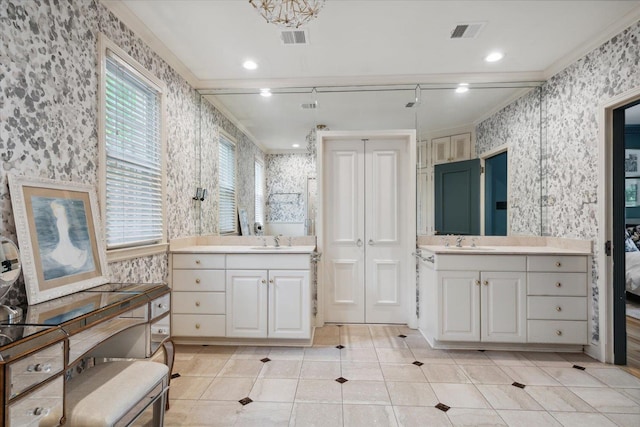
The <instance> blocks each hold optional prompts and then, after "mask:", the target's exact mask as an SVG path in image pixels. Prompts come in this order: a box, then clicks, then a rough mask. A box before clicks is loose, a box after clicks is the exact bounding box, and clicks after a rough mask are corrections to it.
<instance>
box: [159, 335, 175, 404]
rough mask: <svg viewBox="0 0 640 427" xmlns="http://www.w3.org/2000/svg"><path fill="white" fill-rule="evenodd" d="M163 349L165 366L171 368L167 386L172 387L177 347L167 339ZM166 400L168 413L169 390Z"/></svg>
mask: <svg viewBox="0 0 640 427" xmlns="http://www.w3.org/2000/svg"><path fill="white" fill-rule="evenodd" d="M162 348H163V350H164V364H165V365H167V367H168V368H169V380H168V383H167V385H168V386H171V375H172V374H173V362H174V360H175V356H176V351H175V345H174V344H173V340H172V339H171V338H167V339H166V340H164V342H163V343H162ZM165 399H166V403H165V410H167V411H168V410H169V390H167V393H166V395H165Z"/></svg>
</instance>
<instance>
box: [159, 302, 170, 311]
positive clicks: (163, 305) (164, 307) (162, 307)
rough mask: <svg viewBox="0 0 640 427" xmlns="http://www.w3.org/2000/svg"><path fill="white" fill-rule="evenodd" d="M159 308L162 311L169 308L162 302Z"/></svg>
mask: <svg viewBox="0 0 640 427" xmlns="http://www.w3.org/2000/svg"><path fill="white" fill-rule="evenodd" d="M158 308H159V309H160V310H166V309H167V308H168V306H167V304H165V303H162V302H161V303H160V304H158Z"/></svg>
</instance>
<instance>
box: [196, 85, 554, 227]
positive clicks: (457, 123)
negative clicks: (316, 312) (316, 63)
mask: <svg viewBox="0 0 640 427" xmlns="http://www.w3.org/2000/svg"><path fill="white" fill-rule="evenodd" d="M540 84H541V83H540V82H517V83H501V84H496V83H491V84H479V83H473V84H471V85H469V86H467V87H468V91H466V92H464V93H459V92H460V91H456V89H457V88H458V85H452V84H407V85H369V86H332V87H308V88H280V89H271V96H270V97H264V96H261V95H260V90H259V89H210V90H201V91H200V93H201V95H202V96H203V98H204V99H206V100H208V101H209V102H211V103H212V104H213V105H215V106H216V107H217V108H219V109H221V110H222V111H223V112H225V111H226V112H229V113H231V114H232V115H233V116H234V117H235V118H236V119H237V120H238V122H239V124H240V125H241V127H242V128H243V131H246V132H248V133H250V134H251V135H253V137H255V139H256V140H258V141H260V142H261V143H262V144H264V145H265V148H267V150H269V151H268V154H266V155H264V158H265V169H266V180H265V181H266V192H265V224H264V231H265V234H267V235H269V234H280V233H282V234H284V235H304V234H313V230H314V228H315V224H313V219H314V218H312V216H313V212H314V211H315V209H314V206H313V205H310V204H309V203H310V202H313V201H314V200H315V194H314V193H313V190H312V189H313V188H315V182H311V181H310V178H314V177H315V132H316V129H317V128H318V127H321V128H324V129H330V130H381V129H416V130H417V135H418V146H419V151H418V177H419V182H418V195H417V197H418V204H417V205H418V207H419V215H418V217H419V218H421V221H422V223H421V224H418V230H419V234H433V230H434V227H433V215H432V213H431V212H432V211H433V208H434V206H433V179H432V178H431V174H432V172H433V160H432V140H433V139H436V138H440V137H446V136H450V135H457V134H463V133H469V134H470V139H471V156H472V157H475V156H478V155H482V154H483V153H487V152H491V151H492V150H494V149H495V147H499V146H502V145H508V146H509V151H510V152H512V153H513V156H514V157H513V161H512V164H514V165H518V164H522V167H523V168H526V170H525V171H522V170H520V171H518V170H513V171H510V172H509V180H510V181H509V183H508V187H509V191H511V190H512V189H513V190H515V193H518V197H517V198H515V199H511V197H510V204H509V208H510V209H511V208H514V209H516V210H517V211H518V212H519V213H523V212H524V213H526V216H525V217H524V218H523V219H522V220H521V221H523V222H527V224H528V225H527V226H523V225H522V224H511V225H512V226H516V228H513V227H512V229H513V230H514V231H515V233H516V234H520V235H522V234H529V235H540V234H541V229H542V227H541V225H540V221H541V215H540V211H541V206H540V200H542V198H541V196H540V193H541V165H540V161H541V155H540V152H541V145H540V143H541V131H540V125H541V120H540V119H541V110H540V103H539V102H537V103H536V102H533V101H529V98H533V99H534V101H535V99H539V97H538V98H536V96H537V95H536V94H537V93H538V92H537V91H539V86H540ZM536 88H537V89H536ZM520 97H524V98H525V99H526V101H517V102H531V106H530V107H531V110H530V111H529V112H528V114H527V115H526V117H511V116H510V114H509V108H510V107H509V108H506V109H505V110H503V111H500V110H502V109H503V108H504V107H507V106H508V105H510V103H511V102H513V101H514V100H516V99H519V98H520ZM207 104H209V103H208V102H203V105H205V109H206V108H207V107H206V105H207ZM496 113H498V114H496ZM201 121H203V120H201ZM204 121H207V120H206V119H205V120H204ZM203 131H204V128H203V129H201V134H202V133H203ZM205 133H206V132H205ZM205 139H206V138H205ZM201 141H203V140H201ZM294 144H296V145H297V147H296V146H295V145H294ZM205 146H206V141H205V142H204V144H203V143H202V142H201V144H200V147H198V150H199V151H200V153H201V154H200V156H201V158H202V159H204V158H205V157H206V154H205V152H206V148H205ZM205 163H206V162H204V161H202V162H201V175H202V176H208V175H210V174H211V173H212V170H211V169H210V168H211V166H207V164H205ZM513 169H516V168H513ZM238 174H239V178H238V182H239V183H244V185H245V186H246V187H247V188H244V189H241V190H240V191H248V192H252V191H253V189H252V188H249V187H250V186H251V185H253V169H251V170H250V171H249V170H248V169H247V170H240V168H239V170H238ZM242 174H247V176H246V177H242V178H241V177H240V176H241V175H242ZM532 180H533V181H532ZM534 187H535V189H534ZM518 188H526V193H525V192H523V191H520V190H517V189H518ZM525 194H526V195H527V198H526V199H525V198H524V197H523V196H524V195H525ZM531 194H535V197H533V199H534V200H532V198H531ZM532 205H535V209H534V208H533V206H532ZM243 206H246V205H243ZM252 211H253V210H252V209H251V210H250V212H249V216H250V217H251V215H252ZM534 211H535V212H534ZM512 222H513V221H512ZM203 231H204V232H206V230H203ZM203 234H206V233H203Z"/></svg>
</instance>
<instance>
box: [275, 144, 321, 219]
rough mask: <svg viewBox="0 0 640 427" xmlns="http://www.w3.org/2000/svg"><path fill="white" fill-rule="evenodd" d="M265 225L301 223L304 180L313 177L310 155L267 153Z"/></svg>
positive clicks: (303, 203) (305, 190) (304, 200)
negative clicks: (271, 223) (272, 223)
mask: <svg viewBox="0 0 640 427" xmlns="http://www.w3.org/2000/svg"><path fill="white" fill-rule="evenodd" d="M266 170H267V176H266V184H267V196H266V197H267V206H266V212H265V215H266V222H267V223H270V222H300V223H301V222H304V220H305V219H306V217H307V211H306V206H307V205H306V192H307V177H308V176H309V175H311V176H315V174H316V162H315V157H314V156H312V155H311V154H268V155H267V161H266Z"/></svg>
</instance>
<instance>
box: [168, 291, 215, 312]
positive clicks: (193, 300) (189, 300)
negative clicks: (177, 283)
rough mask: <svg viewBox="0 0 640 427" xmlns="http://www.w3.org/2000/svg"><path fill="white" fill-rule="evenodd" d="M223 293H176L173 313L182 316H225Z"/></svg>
mask: <svg viewBox="0 0 640 427" xmlns="http://www.w3.org/2000/svg"><path fill="white" fill-rule="evenodd" d="M225 307H226V297H225V293H224V292H176V293H174V294H173V312H174V313H184V314H225Z"/></svg>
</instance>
